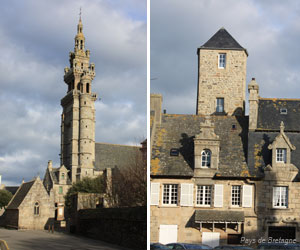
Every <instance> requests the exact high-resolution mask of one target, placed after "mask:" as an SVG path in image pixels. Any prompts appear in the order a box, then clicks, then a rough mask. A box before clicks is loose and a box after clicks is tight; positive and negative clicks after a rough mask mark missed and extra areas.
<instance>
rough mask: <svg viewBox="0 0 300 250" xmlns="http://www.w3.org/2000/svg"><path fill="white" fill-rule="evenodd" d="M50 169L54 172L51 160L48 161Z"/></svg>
mask: <svg viewBox="0 0 300 250" xmlns="http://www.w3.org/2000/svg"><path fill="white" fill-rule="evenodd" d="M48 169H50V170H52V161H51V160H49V161H48Z"/></svg>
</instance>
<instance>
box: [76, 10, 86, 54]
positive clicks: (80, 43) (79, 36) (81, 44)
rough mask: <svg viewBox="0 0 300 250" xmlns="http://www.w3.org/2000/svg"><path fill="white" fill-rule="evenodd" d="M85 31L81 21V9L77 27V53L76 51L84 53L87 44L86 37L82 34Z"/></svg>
mask: <svg viewBox="0 0 300 250" xmlns="http://www.w3.org/2000/svg"><path fill="white" fill-rule="evenodd" d="M82 30H83V25H82V21H81V8H80V13H79V22H78V25H77V35H76V36H75V49H74V50H75V52H76V51H84V42H85V37H84V35H83V33H82Z"/></svg>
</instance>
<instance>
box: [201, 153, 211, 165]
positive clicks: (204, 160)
mask: <svg viewBox="0 0 300 250" xmlns="http://www.w3.org/2000/svg"><path fill="white" fill-rule="evenodd" d="M210 160H211V151H210V150H209V149H204V150H203V151H202V153H201V166H202V167H203V168H209V167H210Z"/></svg>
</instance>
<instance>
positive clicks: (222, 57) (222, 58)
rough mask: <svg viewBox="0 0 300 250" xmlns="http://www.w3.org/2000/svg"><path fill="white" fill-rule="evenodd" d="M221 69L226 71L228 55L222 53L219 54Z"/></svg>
mask: <svg viewBox="0 0 300 250" xmlns="http://www.w3.org/2000/svg"><path fill="white" fill-rule="evenodd" d="M218 66H219V68H220V69H224V68H225V67H226V54H225V53H220V54H219V65H218Z"/></svg>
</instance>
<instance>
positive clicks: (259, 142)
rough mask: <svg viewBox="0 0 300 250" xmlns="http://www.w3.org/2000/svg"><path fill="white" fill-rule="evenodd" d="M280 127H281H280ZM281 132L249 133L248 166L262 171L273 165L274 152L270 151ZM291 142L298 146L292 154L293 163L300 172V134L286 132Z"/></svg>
mask: <svg viewBox="0 0 300 250" xmlns="http://www.w3.org/2000/svg"><path fill="white" fill-rule="evenodd" d="M278 127H279V126H278ZM278 134H279V132H265V131H261V132H259V131H256V132H253V131H251V132H249V139H248V143H249V146H248V165H249V166H253V168H255V169H260V170H262V169H263V168H264V167H266V166H267V165H268V164H271V163H272V150H270V149H268V145H269V144H271V143H272V142H273V141H274V139H275V137H276V136H278ZM285 134H286V135H287V137H288V138H289V140H290V142H291V143H292V144H293V145H294V146H296V150H294V151H292V152H291V163H292V164H294V165H295V166H296V167H297V168H298V169H299V170H300V164H299V163H300V134H299V133H292V132H285Z"/></svg>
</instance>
